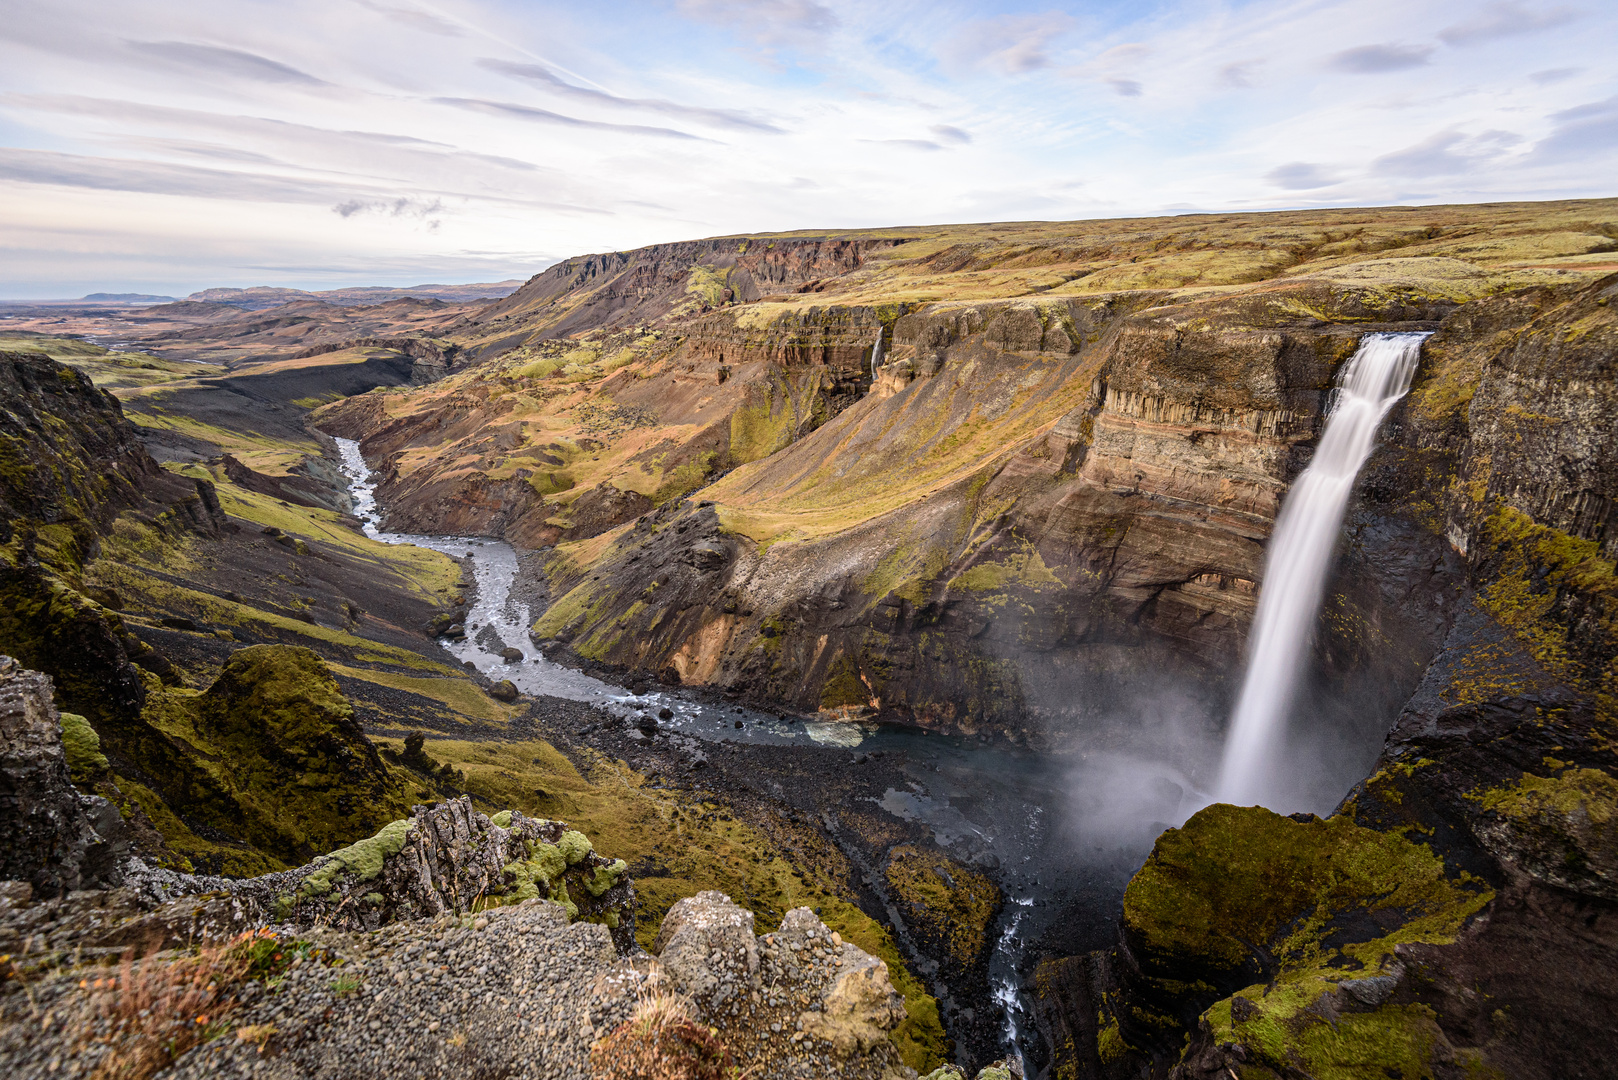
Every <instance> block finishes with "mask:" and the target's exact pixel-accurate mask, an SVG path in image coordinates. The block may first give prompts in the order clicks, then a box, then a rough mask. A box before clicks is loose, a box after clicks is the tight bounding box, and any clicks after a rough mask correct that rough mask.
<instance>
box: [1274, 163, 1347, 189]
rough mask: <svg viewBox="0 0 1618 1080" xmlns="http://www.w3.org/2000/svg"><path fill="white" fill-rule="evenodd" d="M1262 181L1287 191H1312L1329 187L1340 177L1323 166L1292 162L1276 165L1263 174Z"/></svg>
mask: <svg viewBox="0 0 1618 1080" xmlns="http://www.w3.org/2000/svg"><path fill="white" fill-rule="evenodd" d="M1264 179H1266V180H1268V181H1269V182H1270V183H1272V184H1274V185H1275V186H1276V187H1278V188H1285V189H1286V190H1287V191H1312V190H1314V189H1315V188H1323V187H1331V186H1332V185H1333V184H1335V183H1337V182H1338V181H1339V180H1340V179H1341V177H1339V176H1338V175H1337V174H1336V173H1335V172H1333V171H1332V170H1330V169H1328V168H1327V167H1326V166H1324V165H1317V164H1315V163H1313V162H1308V161H1293V162H1289V163H1288V164H1286V165H1277V166H1276V167H1275V168H1273V169H1271V170H1270V171H1269V172H1267V173H1265V174H1264Z"/></svg>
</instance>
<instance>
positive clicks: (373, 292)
mask: <svg viewBox="0 0 1618 1080" xmlns="http://www.w3.org/2000/svg"><path fill="white" fill-rule="evenodd" d="M522 284H523V282H522V280H521V279H520V278H512V279H511V280H509V281H493V282H479V283H477V284H473V285H412V286H409V287H406V288H397V289H395V288H388V287H387V286H382V285H366V286H357V287H355V288H349V289H326V290H324V291H321V292H305V291H304V290H303V289H278V288H273V287H271V286H268V285H259V286H256V287H254V288H251V289H203V290H202V291H200V292H194V293H192V294H191V295H190V296H188V297H186V299H187V300H193V301H199V302H203V303H210V304H229V305H230V306H231V307H238V308H242V309H244V310H247V311H256V310H258V309H260V308H268V307H275V306H277V305H280V304H286V303H290V302H292V301H294V300H319V301H321V302H323V303H327V304H340V305H343V306H345V307H355V306H359V305H362V304H381V303H386V302H387V301H389V300H404V299H416V300H446V301H449V302H451V303H465V302H466V301H468V300H491V299H498V298H500V297H503V296H509V295H511V294H512V293H514V292H516V291H517V289H518V288H519V287H520V286H521V285H522ZM85 299H87V300H88V299H113V297H111V296H107V295H100V296H96V297H86V298H85ZM120 299H122V298H121V297H120ZM129 299H135V298H134V297H129ZM141 299H169V297H151V298H146V297H142V298H141Z"/></svg>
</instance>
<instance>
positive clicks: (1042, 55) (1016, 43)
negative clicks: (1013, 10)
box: [942, 11, 1074, 75]
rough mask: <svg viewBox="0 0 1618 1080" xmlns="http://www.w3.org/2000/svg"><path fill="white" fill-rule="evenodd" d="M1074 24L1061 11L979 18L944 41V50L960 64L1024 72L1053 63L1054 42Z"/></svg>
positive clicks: (1013, 73)
mask: <svg viewBox="0 0 1618 1080" xmlns="http://www.w3.org/2000/svg"><path fill="white" fill-rule="evenodd" d="M1073 25H1074V22H1073V18H1072V16H1070V15H1067V14H1065V13H1063V12H1060V11H1048V12H1045V13H1044V14H1042V15H1000V16H997V17H995V18H992V19H976V20H974V21H972V22H970V23H967V24H966V25H965V26H963V27H961V29H960V30H959V31H958V32H957V33H956V34H955V35H954V36H952V37H951V38H950V39H949V40H948V41H947V42H945V44H944V47H943V50H942V54H943V57H944V59H945V60H946V61H948V62H949V63H950V64H951V65H953V66H955V67H957V68H983V69H986V70H989V71H998V72H1000V73H1002V74H1006V75H1022V74H1026V73H1028V72H1031V71H1038V70H1039V69H1041V68H1046V67H1050V66H1051V46H1052V44H1053V42H1054V41H1055V39H1057V38H1059V37H1061V36H1062V35H1063V34H1065V33H1066V32H1067V31H1068V30H1070V29H1071V28H1072V27H1073Z"/></svg>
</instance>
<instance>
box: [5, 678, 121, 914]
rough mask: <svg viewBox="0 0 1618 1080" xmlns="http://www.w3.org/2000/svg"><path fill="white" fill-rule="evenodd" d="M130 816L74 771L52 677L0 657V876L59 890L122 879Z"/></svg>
mask: <svg viewBox="0 0 1618 1080" xmlns="http://www.w3.org/2000/svg"><path fill="white" fill-rule="evenodd" d="M127 850H128V845H127V844H126V843H125V842H124V838H123V821H122V819H121V818H120V817H119V816H118V811H117V810H116V809H115V808H114V807H113V806H112V805H111V804H110V803H108V802H107V800H105V799H102V798H99V797H97V796H93V795H81V794H80V793H79V791H78V790H77V789H76V788H75V787H74V786H73V782H72V780H71V779H70V778H69V776H68V764H67V756H66V754H65V753H64V751H63V748H62V724H61V720H60V719H59V718H58V716H57V713H56V706H55V705H54V704H53V703H52V694H51V680H50V677H49V676H48V675H44V674H41V673H40V672H37V671H28V670H25V669H24V668H23V667H22V665H21V664H19V663H17V661H15V660H13V659H12V658H11V657H9V656H0V880H5V879H11V880H21V881H26V882H29V883H30V884H31V885H32V886H33V888H34V889H35V891H36V892H37V893H39V894H41V895H45V896H55V895H59V894H61V893H66V892H71V891H74V890H78V889H89V888H95V887H100V886H106V885H111V884H116V883H117V882H118V880H119V878H120V862H121V860H122V859H123V857H124V856H125V855H126V854H127Z"/></svg>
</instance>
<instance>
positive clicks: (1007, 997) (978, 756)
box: [336, 439, 1206, 1076]
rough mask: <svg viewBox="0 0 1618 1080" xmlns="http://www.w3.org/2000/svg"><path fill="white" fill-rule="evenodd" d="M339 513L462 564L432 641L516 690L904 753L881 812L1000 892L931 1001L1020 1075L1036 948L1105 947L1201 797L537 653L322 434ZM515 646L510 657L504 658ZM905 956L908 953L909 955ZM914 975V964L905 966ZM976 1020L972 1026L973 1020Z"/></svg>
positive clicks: (503, 600) (1126, 767)
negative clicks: (460, 596) (983, 965)
mask: <svg viewBox="0 0 1618 1080" xmlns="http://www.w3.org/2000/svg"><path fill="white" fill-rule="evenodd" d="M336 443H337V448H338V451H339V454H340V455H341V464H342V468H343V471H344V473H345V475H347V477H348V478H349V482H350V494H351V497H352V499H353V502H354V510H353V513H354V515H355V516H356V517H357V518H359V520H360V523H361V525H362V527H363V528H364V530H365V533H366V535H367V536H370V537H372V538H373V539H376V540H379V541H381V542H383V543H389V544H415V545H417V546H420V547H426V548H432V549H433V550H436V551H442V552H444V553H446V554H448V555H452V556H454V557H455V558H457V559H460V560H463V564H464V563H469V564H470V567H471V573H472V577H473V579H474V581H475V584H476V590H475V595H473V596H472V597H471V599H470V601H469V605H468V609H467V611H466V614H465V619H464V627H465V631H466V636H465V637H464V638H462V639H460V640H454V641H451V640H448V639H444V640H441V642H440V643H441V644H442V645H443V647H444V648H445V649H447V650H448V651H449V652H450V653H451V654H452V655H453V656H454V657H455V658H456V659H457V660H459V661H461V662H462V663H463V664H470V665H471V666H473V667H475V668H476V669H477V670H478V671H480V672H482V673H483V674H485V675H487V676H489V677H490V678H492V679H509V680H510V681H511V682H512V684H513V685H515V686H516V687H517V688H518V689H519V690H520V691H522V692H523V693H525V694H529V695H535V696H547V695H548V696H551V697H558V698H565V699H569V700H573V701H580V702H586V703H589V704H591V705H594V706H595V707H597V708H598V709H600V710H602V711H603V712H606V713H609V714H611V715H613V716H616V717H621V718H622V717H633V716H637V715H650V716H654V717H657V716H660V715H661V714H663V713H664V712H665V711H666V712H667V713H668V715H667V716H666V717H663V718H661V719H659V721H658V724H659V726H660V727H662V728H667V729H671V730H672V731H674V732H676V733H679V734H681V735H685V736H689V737H694V738H697V739H701V740H705V741H709V742H719V741H721V740H725V741H729V742H740V743H767V744H771V745H775V746H781V747H790V746H795V745H796V746H802V747H804V748H806V749H807V748H811V747H840V748H844V749H847V750H849V751H851V752H858V753H862V754H876V753H879V752H880V753H882V754H884V755H891V756H893V757H895V758H898V759H899V760H902V761H903V762H904V765H903V775H904V777H905V783H904V786H903V787H902V788H901V787H897V786H895V787H890V788H888V789H887V790H886V791H885V792H884V793H883V794H882V795H881V797H880V798H876V797H873V798H872V801H873V802H875V803H876V804H877V805H878V806H879V807H880V808H881V809H882V810H883V811H884V812H886V813H888V814H891V815H893V816H894V817H896V818H900V819H902V820H905V821H909V822H912V823H918V824H919V825H921V826H922V827H924V828H925V829H926V830H928V831H929V832H930V833H931V835H932V838H933V839H934V841H935V842H936V843H937V844H938V846H939V847H940V848H942V849H944V850H946V851H947V852H948V853H949V854H950V855H951V856H952V857H954V858H956V859H957V860H959V861H960V862H962V863H966V864H968V865H971V866H975V867H977V868H979V869H981V870H983V871H984V872H985V873H986V874H988V875H989V876H990V877H992V878H993V879H994V880H995V881H996V882H997V883H998V884H999V886H1000V888H1001V890H1002V892H1003V893H1004V896H1005V904H1004V905H1003V907H1002V909H1001V912H1000V914H999V917H998V920H997V923H996V926H995V928H994V942H995V944H994V950H993V953H992V955H991V957H990V960H989V964H988V968H989V982H990V997H991V1000H988V1001H971V1002H964V1001H957V1002H948V1003H946V1016H949V1015H953V1014H951V1013H950V1011H949V1010H950V1006H953V1007H954V1009H955V1010H957V1012H958V1013H960V1014H964V1017H965V1018H966V1019H967V1020H969V1021H970V1020H975V1019H981V1018H982V1017H981V1014H982V1013H983V1011H984V1010H987V1011H988V1012H989V1014H990V1016H989V1017H988V1019H989V1022H990V1024H991V1025H992V1027H993V1029H994V1030H997V1031H998V1033H999V1042H1000V1044H1001V1048H1002V1052H1005V1053H1015V1054H1017V1055H1018V1056H1020V1057H1023V1058H1025V1059H1026V1060H1027V1061H1028V1064H1029V1066H1030V1070H1029V1073H1030V1075H1031V1076H1032V1075H1034V1074H1035V1073H1037V1072H1038V1071H1039V1067H1040V1065H1041V1063H1042V1061H1043V1058H1044V1057H1045V1054H1044V1051H1043V1047H1042V1046H1041V1045H1040V1040H1039V1037H1038V1035H1037V1033H1036V1032H1035V1030H1034V1026H1033V1016H1032V1000H1031V998H1030V995H1029V993H1028V987H1029V986H1030V985H1031V982H1032V976H1033V969H1034V967H1035V966H1036V965H1037V963H1038V960H1039V959H1040V958H1041V956H1044V955H1056V956H1062V955H1073V954H1075V953H1079V952H1084V951H1088V950H1092V949H1103V948H1107V947H1108V946H1110V945H1111V944H1112V943H1113V940H1114V937H1115V934H1116V926H1117V918H1118V913H1119V910H1120V906H1121V903H1122V898H1123V890H1124V886H1125V885H1126V884H1127V882H1128V879H1129V877H1130V876H1131V875H1132V874H1133V873H1134V871H1135V870H1136V869H1137V868H1138V867H1139V865H1140V863H1141V861H1142V860H1143V859H1144V858H1145V856H1146V854H1147V853H1148V852H1149V851H1150V849H1151V844H1152V841H1153V839H1155V837H1156V835H1157V833H1158V832H1160V831H1161V830H1162V829H1163V828H1166V827H1167V826H1168V825H1169V824H1178V823H1179V822H1180V821H1183V820H1184V819H1185V817H1186V816H1188V815H1189V814H1190V813H1191V812H1193V811H1194V810H1195V809H1196V808H1197V807H1198V806H1200V805H1202V803H1203V802H1205V801H1206V799H1205V797H1203V796H1200V795H1199V794H1198V793H1197V791H1196V789H1195V785H1194V784H1193V783H1192V782H1191V781H1190V780H1189V779H1188V778H1187V777H1186V776H1185V775H1184V774H1182V773H1181V772H1180V771H1179V770H1177V769H1175V768H1174V767H1172V766H1169V765H1165V764H1160V763H1157V762H1153V761H1150V760H1143V759H1139V758H1131V757H1127V756H1123V755H1119V754H1116V753H1111V754H1105V753H1094V754H1086V753H1075V754H1068V755H1050V754H1040V753H1037V752H1033V751H1029V750H1026V749H1021V748H1017V747H1013V746H1010V745H1007V744H1003V743H998V742H989V741H980V740H974V739H964V738H957V737H951V736H941V735H936V734H931V733H928V732H925V731H922V730H920V729H916V728H909V727H903V726H898V725H891V724H874V723H865V722H857V721H855V722H835V723H833V722H825V721H821V720H816V719H814V718H812V717H797V716H793V715H791V714H790V713H788V712H783V711H780V710H773V711H765V710H760V709H756V708H748V707H745V706H741V705H736V704H729V703H723V702H716V701H714V700H711V699H706V698H705V697H704V696H703V695H701V694H700V693H699V692H697V691H693V690H690V689H679V690H667V689H664V690H658V691H655V692H649V693H641V694H636V693H633V692H631V691H630V690H628V689H626V688H624V687H621V686H615V685H613V684H612V683H609V682H606V681H603V680H601V679H598V678H595V677H593V676H590V675H587V674H585V673H583V672H580V671H577V670H574V669H572V668H569V667H566V666H564V665H562V664H558V663H555V662H553V661H551V660H549V659H547V658H546V657H545V655H544V654H543V652H542V651H541V650H540V648H539V646H538V645H536V644H535V643H534V642H533V640H532V639H531V638H530V637H529V634H528V628H529V626H530V625H532V623H533V621H534V619H535V617H536V613H535V612H534V611H532V610H531V609H530V605H529V604H528V603H527V602H526V601H524V600H523V599H522V598H520V597H518V596H516V595H514V591H513V584H514V582H515V581H516V580H517V577H518V556H517V552H516V551H515V550H514V549H513V548H512V547H511V545H509V544H507V543H506V542H504V541H502V540H495V539H489V538H485V537H455V536H424V535H416V534H408V533H395V532H388V531H385V530H384V529H383V528H382V516H383V515H382V512H381V509H380V507H378V505H377V501H376V483H375V480H374V478H373V476H372V473H371V471H370V469H369V467H368V466H367V465H366V464H365V461H364V459H363V457H362V456H361V454H360V449H359V445H358V443H356V442H355V441H353V440H351V439H337V440H336ZM507 649H515V650H517V652H518V653H520V654H521V659H519V660H507V659H505V658H504V656H503V655H502V653H503V651H504V650H507ZM915 959H918V960H919V959H921V958H915ZM918 967H920V968H921V969H922V970H923V972H925V971H926V965H925V963H921V964H918ZM974 1026H977V1025H974Z"/></svg>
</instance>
